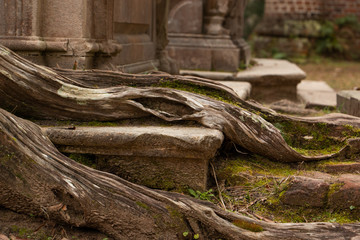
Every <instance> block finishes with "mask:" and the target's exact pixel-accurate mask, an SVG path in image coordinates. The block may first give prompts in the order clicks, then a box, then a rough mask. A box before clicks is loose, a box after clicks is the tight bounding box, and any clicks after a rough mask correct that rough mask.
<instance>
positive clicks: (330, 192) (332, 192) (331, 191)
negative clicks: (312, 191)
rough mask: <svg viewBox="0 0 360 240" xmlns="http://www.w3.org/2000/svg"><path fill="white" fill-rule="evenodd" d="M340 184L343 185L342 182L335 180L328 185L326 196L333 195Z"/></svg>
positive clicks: (339, 187)
mask: <svg viewBox="0 0 360 240" xmlns="http://www.w3.org/2000/svg"><path fill="white" fill-rule="evenodd" d="M342 186H344V183H343V182H336V183H333V184H331V185H330V187H329V191H328V194H327V196H328V198H329V197H330V196H331V195H333V194H334V193H336V192H338V191H339V190H340V189H341V187H342Z"/></svg>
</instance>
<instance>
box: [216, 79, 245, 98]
mask: <svg viewBox="0 0 360 240" xmlns="http://www.w3.org/2000/svg"><path fill="white" fill-rule="evenodd" d="M219 82H220V83H221V84H224V85H226V86H228V87H229V88H232V89H233V90H234V92H235V93H236V94H237V95H238V96H239V98H241V99H244V100H245V99H247V98H249V97H250V93H251V84H250V83H248V82H236V81H219Z"/></svg>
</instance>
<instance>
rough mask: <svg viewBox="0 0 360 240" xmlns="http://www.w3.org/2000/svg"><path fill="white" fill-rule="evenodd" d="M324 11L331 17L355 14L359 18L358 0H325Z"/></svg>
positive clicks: (359, 6)
mask: <svg viewBox="0 0 360 240" xmlns="http://www.w3.org/2000/svg"><path fill="white" fill-rule="evenodd" d="M324 12H325V13H326V15H327V16H328V17H329V18H331V19H335V18H339V17H344V16H347V15H356V16H357V17H358V19H359V20H360V0H327V2H326V4H324Z"/></svg>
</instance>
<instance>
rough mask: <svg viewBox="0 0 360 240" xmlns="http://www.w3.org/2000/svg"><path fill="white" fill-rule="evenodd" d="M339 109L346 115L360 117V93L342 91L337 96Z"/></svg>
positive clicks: (356, 91)
mask: <svg viewBox="0 0 360 240" xmlns="http://www.w3.org/2000/svg"><path fill="white" fill-rule="evenodd" d="M337 107H338V109H339V110H340V111H341V112H343V113H346V114H350V115H353V116H356V117H360V91H358V90H348V91H340V92H338V94H337Z"/></svg>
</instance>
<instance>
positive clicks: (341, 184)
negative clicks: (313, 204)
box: [328, 174, 360, 209]
mask: <svg viewBox="0 0 360 240" xmlns="http://www.w3.org/2000/svg"><path fill="white" fill-rule="evenodd" d="M330 188H331V190H330V192H329V194H328V195H329V196H328V198H329V200H328V201H329V206H330V207H332V208H340V209H349V207H350V206H354V207H356V208H359V207H360V176H359V175H357V174H356V175H355V174H343V175H340V176H339V179H338V182H337V183H334V184H332V186H331V187H330Z"/></svg>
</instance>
